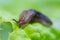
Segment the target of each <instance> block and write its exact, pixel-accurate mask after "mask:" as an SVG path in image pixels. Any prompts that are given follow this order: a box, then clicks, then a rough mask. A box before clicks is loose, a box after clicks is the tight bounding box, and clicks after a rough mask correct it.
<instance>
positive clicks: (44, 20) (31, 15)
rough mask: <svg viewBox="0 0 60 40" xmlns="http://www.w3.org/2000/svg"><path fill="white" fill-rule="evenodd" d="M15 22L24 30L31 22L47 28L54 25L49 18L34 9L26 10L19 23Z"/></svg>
mask: <svg viewBox="0 0 60 40" xmlns="http://www.w3.org/2000/svg"><path fill="white" fill-rule="evenodd" d="M13 20H14V21H15V22H16V23H17V24H18V25H19V27H22V28H24V26H25V25H26V24H27V23H29V22H31V21H32V22H39V23H41V24H43V25H46V26H50V25H52V22H51V20H50V19H49V18H48V17H47V16H45V15H44V14H42V13H40V12H38V11H36V10H33V9H29V10H24V11H23V12H22V14H21V15H20V17H19V20H18V21H16V20H15V19H13Z"/></svg>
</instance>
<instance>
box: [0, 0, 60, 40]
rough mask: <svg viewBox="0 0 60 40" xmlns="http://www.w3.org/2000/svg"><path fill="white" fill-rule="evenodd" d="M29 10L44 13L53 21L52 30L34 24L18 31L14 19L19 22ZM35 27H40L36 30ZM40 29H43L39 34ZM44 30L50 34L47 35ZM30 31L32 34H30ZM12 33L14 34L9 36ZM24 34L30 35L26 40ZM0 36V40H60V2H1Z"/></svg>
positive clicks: (32, 0) (29, 0)
mask: <svg viewBox="0 0 60 40" xmlns="http://www.w3.org/2000/svg"><path fill="white" fill-rule="evenodd" d="M27 9H35V10H38V11H40V12H42V13H43V14H44V15H46V16H48V17H49V18H50V19H51V20H52V22H53V25H52V26H51V27H50V28H46V27H45V26H43V25H41V24H39V23H34V24H28V25H27V26H26V28H25V29H19V30H18V28H17V27H18V26H17V24H16V23H14V22H13V21H12V19H13V18H14V19H16V20H18V19H19V15H20V14H21V13H22V11H23V10H27ZM33 26H34V27H35V26H36V27H37V26H38V27H37V28H36V27H35V29H34V27H33ZM29 28H30V29H31V30H29ZM38 28H41V29H39V30H38V31H39V32H38V31H37V29H38ZM33 29H34V31H33ZM43 29H44V30H45V31H48V32H49V33H48V32H46V33H45V31H44V30H43ZM7 30H8V31H7ZM15 30H16V31H15ZM22 30H23V31H22ZM27 30H28V31H27ZM29 31H30V32H31V31H32V32H31V33H29ZM36 31H37V32H36ZM42 31H43V33H42ZM10 32H13V33H11V34H10V35H9V33H10ZM19 33H21V34H19ZM23 33H26V35H28V37H26V39H25V38H24V37H25V36H26V35H25V34H24V35H23ZM50 34H51V35H50ZM0 35H1V36H0V40H8V39H9V40H60V36H59V35H60V0H0ZM14 35H15V36H16V37H15V36H14ZM18 35H19V36H18ZM30 35H31V36H30ZM41 35H42V36H41ZM52 35H54V37H53V36H52ZM35 36H37V37H35ZM50 36H52V38H51V37H50ZM12 37H13V38H12ZM48 37H49V38H48ZM14 38H15V39H14ZM47 38H48V39H47Z"/></svg>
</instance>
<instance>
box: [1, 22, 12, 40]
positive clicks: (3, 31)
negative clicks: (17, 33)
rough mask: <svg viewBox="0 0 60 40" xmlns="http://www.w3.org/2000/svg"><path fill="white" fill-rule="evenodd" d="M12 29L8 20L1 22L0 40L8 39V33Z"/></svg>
mask: <svg viewBox="0 0 60 40" xmlns="http://www.w3.org/2000/svg"><path fill="white" fill-rule="evenodd" d="M12 31H13V28H12V24H11V23H10V22H3V23H1V24H0V35H1V38H2V40H8V37H9V33H11V32H12Z"/></svg>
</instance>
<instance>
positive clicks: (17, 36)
mask: <svg viewBox="0 0 60 40" xmlns="http://www.w3.org/2000/svg"><path fill="white" fill-rule="evenodd" d="M9 40H31V39H30V38H29V37H28V35H27V34H26V33H25V31H24V30H22V29H17V30H15V31H13V32H12V33H11V34H10V35H9Z"/></svg>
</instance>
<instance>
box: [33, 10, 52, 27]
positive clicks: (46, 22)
mask: <svg viewBox="0 0 60 40" xmlns="http://www.w3.org/2000/svg"><path fill="white" fill-rule="evenodd" d="M36 13H37V14H36V15H35V18H33V21H34V22H39V23H41V24H43V25H45V26H50V25H52V22H51V20H50V19H49V18H48V17H47V16H45V15H43V14H42V13H40V12H38V11H36Z"/></svg>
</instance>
